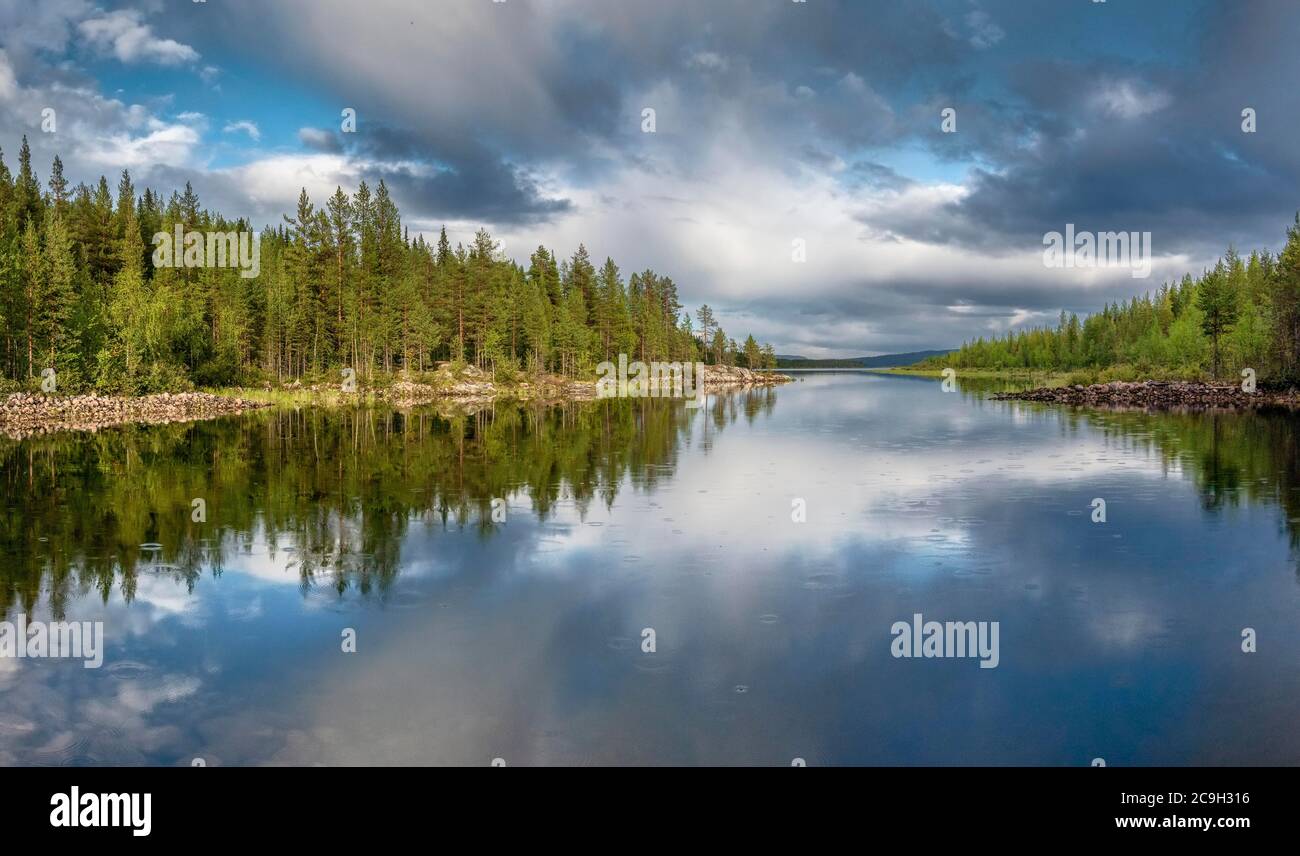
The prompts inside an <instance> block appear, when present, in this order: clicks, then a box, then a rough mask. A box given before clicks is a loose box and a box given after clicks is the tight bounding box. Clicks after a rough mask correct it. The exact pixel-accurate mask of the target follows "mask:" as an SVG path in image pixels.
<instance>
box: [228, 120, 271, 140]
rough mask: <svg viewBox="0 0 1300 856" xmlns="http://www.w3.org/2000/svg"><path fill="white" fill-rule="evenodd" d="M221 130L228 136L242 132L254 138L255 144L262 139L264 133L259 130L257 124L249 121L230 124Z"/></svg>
mask: <svg viewBox="0 0 1300 856" xmlns="http://www.w3.org/2000/svg"><path fill="white" fill-rule="evenodd" d="M221 130H222V131H224V132H225V133H227V134H234V133H239V132H240V131H242V132H244V133H245V134H248V136H249V137H251V138H252V140H253V142H257V141H259V140H261V139H262V132H261V131H260V130H258V127H257V123H256V122H253V121H250V120H248V119H241V120H239V121H238V122H230V123H228V124H227V125H226V127H224V128H222V129H221Z"/></svg>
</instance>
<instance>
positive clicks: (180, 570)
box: [0, 373, 1300, 765]
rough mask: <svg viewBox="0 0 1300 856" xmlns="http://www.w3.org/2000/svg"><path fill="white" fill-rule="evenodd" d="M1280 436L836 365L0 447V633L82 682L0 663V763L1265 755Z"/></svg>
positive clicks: (1279, 553) (1289, 590) (1286, 704)
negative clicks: (548, 403) (718, 388)
mask: <svg viewBox="0 0 1300 856" xmlns="http://www.w3.org/2000/svg"><path fill="white" fill-rule="evenodd" d="M1295 425H1296V420H1295V419H1294V418H1292V417H1290V416H1287V415H1284V414H1270V413H1257V414H1249V415H1229V414H1148V413H1141V412H1098V411H1081V410H1077V411H1076V410H1060V409H1052V408H1047V407H1045V406H1042V405H1034V404H1023V403H1014V402H992V401H987V400H985V399H984V398H983V397H982V396H981V395H979V394H978V392H977V391H975V390H973V389H970V388H967V389H966V390H965V391H964V392H963V393H962V394H959V395H952V394H944V393H942V392H941V391H940V388H939V384H938V382H937V381H931V380H928V379H915V378H893V377H881V376H876V375H865V374H860V373H846V374H816V375H813V374H809V375H805V376H801V378H800V380H799V381H798V382H797V383H795V384H791V385H789V386H786V387H782V388H779V389H775V390H762V391H752V392H748V393H741V394H735V395H727V396H716V397H714V398H713V399H711V401H710V402H709V406H708V407H707V408H706V409H705V410H704V411H702V412H696V411H691V410H688V409H686V408H684V407H682V406H681V405H680V404H678V403H674V402H665V401H601V402H593V403H587V404H582V405H573V406H567V407H560V408H551V409H536V408H519V407H513V406H512V407H506V406H501V405H498V406H497V407H495V408H490V409H488V410H485V411H481V412H478V413H474V414H468V415H467V414H455V413H445V414H438V413H434V412H433V411H430V410H414V411H409V412H400V411H379V410H356V411H315V410H305V411H299V412H293V411H277V412H274V413H265V412H263V413H256V414H252V415H249V416H244V417H240V418H233V419H226V420H218V421H213V422H206V423H196V424H191V425H172V426H156V427H151V428H145V427H133V428H123V429H114V430H108V431H101V432H99V433H98V434H78V435H55V436H45V437H36V438H30V439H27V440H24V441H21V442H12V441H3V442H4V444H3V445H0V479H3V483H4V484H5V486H6V493H5V509H4V519H3V522H2V523H0V550H2V551H3V555H4V559H5V562H4V565H3V568H0V584H3V585H4V587H5V590H6V592H7V596H6V597H5V598H4V599H3V600H4V604H5V605H4V607H3V608H4V610H5V614H6V615H7V616H11V615H14V614H17V613H19V612H24V613H27V614H29V615H33V616H38V617H39V616H63V615H66V616H67V617H69V618H73V619H76V620H97V619H98V620H103V621H104V622H105V627H106V634H105V636H106V642H107V645H108V652H107V655H106V665H105V667H104V668H103V669H101V670H99V671H97V672H96V671H88V670H84V669H82V668H81V667H80V665H79V664H70V663H64V662H57V661H40V662H36V661H15V660H4V659H0V763H164V764H171V763H180V764H188V763H189V762H190V759H192V758H193V757H196V756H201V757H204V758H205V760H206V761H207V762H208V763H210V764H212V763H232V764H249V763H268V762H269V763H307V764H311V763H325V764H337V763H457V764H486V763H488V762H489V761H490V760H491V759H492V758H494V757H503V758H505V759H506V760H507V763H510V764H512V765H513V764H528V763H725V764H742V763H774V764H788V763H789V761H790V759H791V758H794V757H803V758H806V759H808V762H809V763H812V764H825V763H891V764H893V763H1052V764H1087V763H1088V762H1089V761H1090V760H1091V759H1092V758H1094V757H1099V756H1100V757H1105V758H1106V759H1107V762H1108V763H1109V764H1112V765H1115V764H1124V763H1223V762H1245V763H1249V762H1252V761H1258V762H1278V761H1279V760H1283V759H1285V758H1288V757H1295V756H1296V753H1298V752H1300V741H1298V740H1297V738H1294V737H1292V736H1290V734H1291V730H1290V729H1289V728H1285V727H1284V723H1286V722H1288V721H1289V717H1290V712H1291V711H1292V710H1293V709H1294V707H1295V705H1296V703H1297V702H1300V690H1298V689H1296V688H1297V687H1300V683H1297V682H1296V681H1294V680H1291V679H1292V678H1294V677H1296V676H1297V675H1296V673H1297V671H1300V669H1298V664H1300V660H1297V658H1295V657H1294V656H1293V654H1292V653H1290V652H1294V651H1295V650H1297V647H1296V646H1297V644H1300V618H1298V617H1300V586H1297V585H1296V578H1295V569H1294V567H1295V566H1294V548H1295V546H1296V540H1295V539H1296V535H1295V532H1296V527H1295V523H1296V522H1297V520H1300V513H1298V511H1300V509H1297V507H1296V503H1297V498H1296V493H1297V487H1300V482H1297V480H1296V474H1297V462H1296V459H1295V456H1296V453H1295V448H1296V443H1295V441H1296V437H1295V436H1294V431H1295ZM1095 497H1105V498H1106V500H1107V503H1108V511H1109V516H1108V521H1107V523H1106V524H1104V525H1095V524H1093V523H1091V521H1090V519H1089V514H1088V511H1089V503H1090V502H1091V500H1092V499H1093V498H1095ZM195 498H203V499H205V501H206V510H207V515H206V520H203V521H196V520H195V519H193V514H192V508H193V506H192V500H193V499H195ZM494 498H500V499H504V500H505V504H504V506H498V508H499V509H501V508H503V509H504V511H505V517H504V519H501V518H500V515H499V514H498V515H497V516H496V518H495V519H494V515H493V510H494V508H493V503H492V500H493V499H494ZM795 499H799V500H802V501H803V502H804V504H805V507H806V508H807V520H806V522H803V523H797V522H795V521H794V520H793V519H792V515H791V510H792V502H793V501H794V500H795ZM141 545H157V546H156V547H152V546H150V547H144V548H142V546H141ZM914 612H922V613H924V614H925V615H926V616H927V617H931V616H933V617H935V618H938V619H940V620H943V619H954V620H997V621H999V622H1000V623H1001V627H1002V636H1001V639H1002V641H1001V645H1002V655H1001V662H1000V665H999V667H998V668H997V669H992V670H980V669H979V668H978V667H977V666H976V664H974V663H972V662H965V661H942V660H896V659H893V658H892V657H890V655H889V643H890V634H889V628H890V626H891V624H892V623H893V622H894V621H897V620H900V619H909V618H910V616H911V615H912V614H913V613H914ZM1247 626H1250V627H1253V628H1255V629H1256V630H1257V631H1258V632H1259V637H1260V639H1261V640H1266V643H1265V644H1261V648H1260V650H1259V652H1258V653H1256V654H1252V655H1247V654H1243V653H1242V652H1241V650H1240V647H1239V640H1240V631H1241V629H1242V628H1243V627H1247ZM647 627H651V628H654V629H655V631H656V637H657V641H658V648H657V651H656V652H655V653H654V654H652V655H651V654H646V653H643V652H642V650H641V647H640V640H641V632H642V630H643V629H644V628H647ZM344 628H351V629H353V630H355V631H356V634H357V639H358V648H357V653H355V654H345V653H343V652H342V651H341V648H340V632H341V631H342V630H343V629H344ZM967 667H969V668H967ZM1288 753H1290V754H1288Z"/></svg>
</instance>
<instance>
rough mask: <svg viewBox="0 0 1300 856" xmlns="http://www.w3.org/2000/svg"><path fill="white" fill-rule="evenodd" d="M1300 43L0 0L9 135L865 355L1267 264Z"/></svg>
mask: <svg viewBox="0 0 1300 856" xmlns="http://www.w3.org/2000/svg"><path fill="white" fill-rule="evenodd" d="M1297 33H1300V4H1296V3H1294V2H1287V0H1251V2H1231V0H1187V2H1177V3H1174V2H1158V3H1157V2H1145V0H1107V2H1104V3H1095V2H1091V0H932V2H921V0H916V2H908V0H889V2H867V1H866V0H858V2H832V0H808V2H806V3H791V2H786V0H658V1H657V2H654V3H649V2H633V0H507V2H505V3H493V2H490V0H440V2H396V0H371V2H367V3H351V2H343V0H311V2H309V0H274V2H254V0H208V2H204V3H193V2H183V0H171V2H165V3H164V2H161V0H152V2H151V1H150V0H145V2H135V3H114V2H93V0H43V2H42V3H40V4H34V3H30V2H18V0H0V147H3V150H4V152H5V156H6V158H7V161H8V162H9V163H10V165H11V166H12V164H13V160H14V156H15V153H16V150H17V148H18V145H19V141H20V139H21V137H22V135H23V134H26V135H27V136H28V137H29V139H30V140H31V144H32V147H33V151H34V154H35V160H36V163H37V167H38V171H39V172H40V174H41V176H42V177H45V176H47V175H48V164H49V161H50V159H51V158H52V157H53V156H54V155H55V154H59V155H60V156H61V157H62V158H63V160H64V162H65V164H66V166H67V172H68V174H69V177H70V178H71V179H72V180H73V181H79V180H81V181H86V182H93V181H95V180H97V179H98V177H99V175H101V174H107V175H108V176H110V183H112V184H115V176H116V175H117V174H118V173H119V172H120V170H121V169H122V168H124V167H125V168H129V169H130V170H131V172H132V175H133V177H134V179H135V181H136V184H137V186H143V185H148V186H150V187H153V188H155V189H157V190H161V191H163V192H165V193H169V192H170V191H171V190H172V189H173V188H175V187H178V186H182V185H183V184H184V182H185V181H187V180H188V181H192V182H193V184H194V186H195V188H196V189H197V190H198V192H199V194H200V198H201V200H202V201H203V202H204V204H206V205H208V206H210V207H212V208H214V209H218V210H221V211H222V212H223V213H226V214H228V215H236V216H248V217H251V218H253V219H254V220H255V221H257V222H264V223H278V222H279V220H280V215H281V214H282V213H286V212H288V211H290V210H291V208H292V206H293V205H294V203H295V200H296V198H297V195H298V192H299V190H300V189H301V188H303V187H306V188H307V190H308V192H309V193H310V194H311V195H312V197H313V199H315V200H316V201H318V202H319V201H322V200H323V199H324V197H325V196H326V195H328V194H329V193H331V192H332V191H333V190H334V188H335V186H342V187H343V188H344V189H345V190H347V191H351V190H352V189H354V188H355V187H356V185H357V183H358V182H359V181H361V180H363V179H364V180H367V181H370V182H371V183H372V184H373V183H374V182H376V181H378V180H380V179H383V180H384V181H386V182H387V183H388V184H389V186H390V187H391V188H392V191H393V195H394V197H395V198H396V200H397V202H398V204H399V205H400V207H401V209H402V212H403V217H404V220H405V221H406V223H407V224H408V225H409V226H410V228H411V229H412V231H426V230H436V229H437V228H438V227H439V226H441V225H443V224H445V225H446V226H447V228H448V230H449V232H450V233H451V234H452V236H453V238H454V239H461V240H465V239H467V238H468V237H469V236H470V235H471V234H472V233H473V231H474V230H475V229H477V228H478V227H480V226H486V227H488V228H489V229H490V230H491V231H492V232H493V234H494V235H496V236H497V237H498V238H500V239H501V240H502V241H503V244H504V249H505V251H506V252H507V254H509V255H513V256H515V257H516V258H521V259H522V258H525V257H526V256H527V254H528V253H529V252H530V251H531V250H532V249H533V248H535V247H536V246H537V245H538V244H539V243H545V244H546V245H547V246H548V247H551V248H552V249H555V250H556V251H558V252H559V253H561V254H562V255H569V254H571V253H572V252H573V250H574V249H575V248H576V246H577V244H578V242H579V241H582V242H584V243H585V244H586V246H587V247H588V249H589V251H590V252H591V254H592V255H593V256H595V257H596V258H597V259H598V260H603V259H604V257H605V256H607V255H608V256H612V257H613V258H614V259H615V260H616V261H617V262H618V263H619V264H620V265H621V267H622V268H623V270H624V272H625V273H630V272H631V271H632V270H639V269H644V268H647V267H653V268H655V269H656V270H658V271H660V272H663V273H667V274H669V275H671V276H672V277H673V278H674V279H675V280H676V281H677V282H678V284H679V288H680V290H681V293H682V295H683V297H684V300H685V302H686V303H687V304H688V305H689V306H690V307H691V308H694V306H696V305H698V304H699V303H701V302H708V303H710V304H711V305H713V306H714V307H715V309H716V310H717V311H718V314H719V317H720V318H721V320H722V323H723V325H724V327H726V328H727V329H728V330H730V331H734V332H735V333H737V334H740V335H743V334H744V333H746V332H751V331H752V332H753V333H754V334H755V335H756V336H757V337H758V338H760V340H767V341H771V342H772V343H773V344H774V345H775V346H776V348H777V350H778V352H781V353H801V354H806V355H809V356H838V355H853V354H863V353H882V352H891V351H904V350H915V349H921V348H930V347H942V346H952V345H956V344H958V343H960V342H961V341H963V340H965V339H969V338H972V337H974V336H978V335H990V334H997V333H1000V332H1002V331H1005V330H1007V329H1009V328H1013V327H1017V326H1029V325H1034V324H1039V323H1045V322H1048V321H1050V320H1052V319H1054V318H1055V316H1056V315H1057V314H1058V313H1059V312H1060V311H1061V310H1062V309H1065V310H1067V311H1074V312H1080V313H1086V312H1091V311H1095V310H1096V309H1098V308H1100V307H1101V306H1102V305H1103V304H1104V303H1105V302H1107V301H1109V300H1113V299H1118V298H1123V297H1127V296H1129V295H1130V294H1132V293H1135V292H1138V291H1142V290H1147V289H1154V288H1157V287H1158V286H1159V285H1160V283H1161V282H1162V281H1163V280H1165V279H1174V278H1178V277H1180V276H1181V275H1182V273H1183V272H1185V271H1188V270H1191V271H1199V270H1200V269H1201V268H1202V267H1204V266H1205V265H1207V264H1211V263H1212V262H1213V260H1214V258H1215V257H1217V255H1218V254H1220V253H1221V252H1223V250H1224V249H1226V247H1227V246H1228V245H1229V244H1232V245H1234V246H1236V247H1238V248H1239V249H1241V250H1243V251H1249V250H1251V249H1255V248H1276V247H1277V246H1278V245H1279V244H1280V241H1281V239H1282V236H1283V233H1284V230H1285V227H1286V225H1287V224H1288V223H1290V222H1291V220H1292V218H1293V216H1294V214H1295V210H1296V208H1297V207H1300V194H1297V193H1296V192H1295V188H1297V187H1300V182H1298V181H1297V179H1300V147H1297V146H1296V145H1295V144H1294V141H1295V139H1296V131H1297V130H1300V128H1297V127H1296V126H1297V125H1300V111H1297V110H1296V102H1295V96H1294V94H1293V92H1294V81H1295V80H1296V79H1297V73H1300V59H1298V58H1297V56H1298V54H1300V52H1297V51H1296V50H1295V49H1294V41H1295V36H1296V34H1297ZM49 106H52V107H54V108H55V109H56V110H57V114H58V128H57V130H56V131H55V132H54V133H44V132H42V129H41V110H42V108H44V107H49ZM344 107H352V108H354V109H356V111H357V115H358V126H357V130H356V133H353V134H344V133H342V132H341V129H340V125H339V123H340V116H339V114H340V111H341V110H342V109H343V108H344ZM647 107H648V108H651V109H654V110H655V112H656V128H655V132H654V133H644V132H643V129H642V120H641V117H642V111H643V110H644V109H645V108H647ZM946 107H951V108H952V109H954V110H956V116H957V129H956V131H955V132H954V133H950V134H945V133H943V132H942V131H941V129H940V112H941V110H943V109H944V108H946ZM1245 107H1251V108H1253V109H1255V110H1256V111H1257V115H1258V130H1257V132H1256V133H1254V134H1245V133H1243V132H1242V129H1241V127H1240V126H1241V118H1240V114H1241V110H1242V109H1243V108H1245ZM1066 223H1074V224H1076V225H1077V227H1078V228H1079V229H1081V230H1093V231H1110V230H1121V231H1150V232H1151V233H1152V245H1153V248H1154V259H1153V272H1152V276H1151V278H1149V279H1141V280H1139V279H1133V278H1132V277H1130V276H1129V272H1128V271H1126V270H1114V269H1095V270H1080V269H1053V268H1046V267H1045V266H1044V265H1043V262H1042V249H1043V244H1042V238H1043V235H1044V234H1045V233H1047V232H1049V231H1054V230H1062V229H1064V227H1065V224H1066ZM796 240H801V241H803V242H804V244H805V245H806V248H807V252H806V257H805V259H806V260H805V261H802V262H796V261H795V260H794V258H793V254H792V252H791V248H792V246H793V242H794V241H796Z"/></svg>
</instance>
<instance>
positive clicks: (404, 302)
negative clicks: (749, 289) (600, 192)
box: [0, 137, 776, 394]
mask: <svg viewBox="0 0 1300 856" xmlns="http://www.w3.org/2000/svg"><path fill="white" fill-rule="evenodd" d="M178 224H179V225H180V226H181V227H182V229H183V230H184V231H185V232H192V231H200V232H205V233H211V232H232V231H233V232H244V231H249V230H251V229H252V228H253V227H252V226H251V224H250V223H249V222H248V221H247V220H245V219H236V220H229V219H227V218H225V217H224V216H222V215H221V214H219V213H217V212H213V211H210V210H208V209H205V208H203V207H202V206H201V205H200V203H199V199H198V196H197V194H196V193H195V192H194V190H193V188H192V187H191V185H190V184H189V183H187V184H186V186H185V189H184V191H173V192H172V193H171V195H170V196H169V197H165V198H164V197H163V196H162V195H160V194H158V193H157V192H155V191H154V190H152V189H149V188H146V189H145V190H144V191H143V192H142V193H137V189H136V188H135V186H134V184H133V183H132V180H131V176H130V173H129V172H128V171H127V170H123V171H122V174H121V177H120V179H119V181H118V182H117V188H116V192H114V191H113V190H111V189H110V187H109V183H108V180H107V179H106V178H104V177H102V176H101V177H100V179H99V182H98V184H97V185H96V186H95V187H93V188H92V187H88V186H87V185H85V184H84V183H83V184H79V185H77V186H76V187H75V188H73V187H71V186H70V184H69V181H68V179H67V178H66V177H65V175H64V171H63V164H62V162H61V160H60V159H59V158H58V157H55V158H54V162H53V165H52V166H51V169H50V176H49V180H48V181H47V182H46V184H45V186H44V187H42V185H41V182H40V181H39V180H38V178H37V175H36V173H35V171H34V170H33V168H32V163H31V152H30V149H29V147H28V144H27V139H26V137H24V138H23V141H22V147H21V149H20V150H19V155H18V167H17V172H16V174H14V173H11V172H10V170H9V168H8V166H7V165H6V164H5V162H4V156H3V152H0V376H2V378H3V381H2V382H3V383H4V385H6V386H8V387H10V388H16V387H31V386H32V385H33V383H34V379H36V378H38V377H39V376H40V375H41V373H42V372H43V371H44V370H45V369H48V368H53V369H54V370H55V371H56V376H57V381H58V390H59V391H82V390H96V391H101V392H113V393H128V394H130V393H144V392H155V391H167V390H177V389H185V388H190V387H193V386H202V387H221V386H235V385H241V386H247V385H258V384H263V383H283V382H288V381H292V380H297V379H301V378H304V377H317V376H320V377H325V376H327V374H328V373H336V372H337V370H338V369H339V368H341V367H351V368H354V369H355V370H356V371H357V374H358V375H359V376H360V377H362V378H363V379H366V380H374V379H375V378H376V376H382V375H386V374H389V373H393V372H397V371H402V370H405V371H408V372H421V371H427V370H429V369H431V368H433V367H434V365H435V364H436V363H437V362H439V361H451V362H454V363H461V362H464V363H472V364H474V365H475V366H477V367H479V368H481V369H484V370H487V371H492V372H493V373H494V374H497V375H498V376H500V375H501V374H503V373H504V374H505V375H507V377H510V376H515V375H517V374H519V373H529V374H538V373H544V372H549V373H559V374H563V375H567V376H585V375H588V374H594V368H595V366H596V364H597V363H599V362H601V361H603V360H607V359H608V360H617V356H618V354H620V353H626V354H628V355H629V358H630V359H640V360H643V361H647V362H648V361H651V360H663V361H670V362H673V361H688V360H689V361H696V360H699V361H703V362H707V363H710V364H726V365H739V366H745V367H748V368H774V367H775V365H776V357H775V354H774V352H773V349H772V347H771V346H770V345H762V346H760V345H759V344H758V342H756V341H755V339H754V337H753V336H752V335H751V336H747V337H746V338H745V340H744V342H743V343H737V342H736V340H735V339H733V338H731V337H729V336H728V335H727V334H726V332H725V331H724V330H723V328H722V326H721V324H720V323H719V322H718V320H717V318H716V317H715V316H714V313H713V310H712V309H711V308H710V307H709V306H708V305H707V304H706V305H703V306H701V307H699V309H698V311H697V312H696V313H695V315H694V317H692V315H691V314H690V313H689V312H686V311H684V308H683V306H682V304H681V303H680V301H679V298H678V292H677V285H676V283H675V282H673V280H672V278H671V277H667V276H664V275H662V274H659V273H656V272H655V271H653V270H645V271H641V272H636V273H632V274H631V275H630V276H627V277H626V278H625V277H624V275H623V272H622V271H621V270H620V269H619V267H618V265H616V264H615V263H614V261H613V260H612V259H609V258H607V259H605V261H604V263H603V264H601V265H599V266H597V264H596V262H594V261H593V260H592V258H591V257H590V256H589V254H588V251H587V249H586V247H585V246H583V245H579V247H578V249H577V250H576V251H575V252H574V253H573V254H572V255H571V256H570V257H568V258H562V257H560V256H559V255H558V254H557V253H555V252H553V251H551V250H548V249H547V248H546V247H544V246H539V247H538V248H537V250H536V251H535V252H533V253H532V254H531V256H530V257H529V260H528V265H527V267H524V266H521V265H520V264H518V263H516V262H515V261H513V260H512V259H509V258H507V257H506V256H505V254H504V253H503V252H502V251H501V248H500V245H499V243H498V242H497V241H495V240H494V239H493V238H492V236H491V235H490V234H489V233H488V231H487V230H486V229H480V230H479V231H478V232H477V234H476V235H475V236H474V239H473V241H472V242H471V243H470V245H469V246H468V247H466V246H463V245H461V244H459V243H458V244H457V245H456V246H455V247H454V248H453V247H452V246H451V243H450V241H449V240H448V238H447V232H446V229H445V228H443V229H442V230H441V233H440V234H439V237H438V239H437V241H436V242H428V241H426V240H425V239H424V237H423V236H422V235H417V236H416V237H414V238H412V237H411V236H410V233H409V229H408V228H407V227H404V226H403V224H402V221H401V216H400V214H399V212H398V208H397V205H396V204H395V203H394V201H393V199H392V197H391V196H390V194H389V190H388V188H387V186H386V185H385V183H384V182H383V181H382V180H381V181H380V182H379V183H378V184H377V185H376V186H375V187H373V188H372V187H370V186H369V185H368V184H367V183H366V182H364V181H363V182H361V183H360V185H359V186H358V187H357V189H356V192H355V193H353V194H351V195H349V194H347V193H345V192H344V191H343V189H342V188H338V189H336V190H335V192H334V194H333V195H332V196H331V197H330V198H329V199H327V200H325V201H324V204H322V205H319V206H317V205H316V204H315V203H314V202H313V201H312V200H311V199H310V197H309V196H308V194H307V191H306V189H304V190H303V191H302V193H301V194H300V196H299V198H298V204H297V208H296V210H295V211H294V212H293V214H292V215H286V216H285V217H284V222H283V223H280V224H278V225H276V226H274V227H267V228H265V229H263V230H262V231H261V234H260V237H261V243H260V272H259V275H258V276H256V277H255V278H244V277H241V276H240V272H239V270H238V269H237V268H236V267H232V266H227V267H217V266H195V267H184V266H155V264H154V262H153V258H154V245H153V236H154V235H155V234H158V233H160V232H166V233H169V234H170V233H173V232H174V230H175V227H176V226H177V225H178ZM176 252H177V253H178V254H179V253H180V249H179V248H177V250H176Z"/></svg>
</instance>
